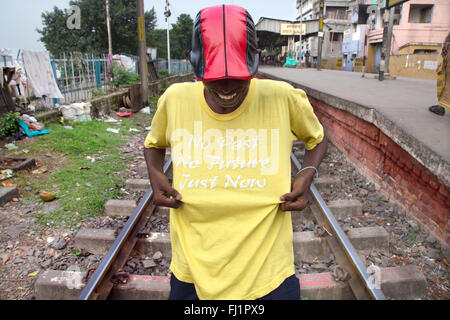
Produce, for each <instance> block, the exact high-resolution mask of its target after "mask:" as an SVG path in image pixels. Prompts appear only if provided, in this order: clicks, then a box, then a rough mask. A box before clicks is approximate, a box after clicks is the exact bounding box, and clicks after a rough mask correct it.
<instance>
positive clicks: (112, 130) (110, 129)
mask: <svg viewBox="0 0 450 320" xmlns="http://www.w3.org/2000/svg"><path fill="white" fill-rule="evenodd" d="M106 131H108V132H113V133H119V129H112V128H108V129H106Z"/></svg>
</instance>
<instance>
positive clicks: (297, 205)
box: [281, 197, 308, 211]
mask: <svg viewBox="0 0 450 320" xmlns="http://www.w3.org/2000/svg"><path fill="white" fill-rule="evenodd" d="M307 206H308V199H305V198H303V197H302V198H298V199H297V200H296V201H287V202H285V203H282V204H281V210H282V211H302V210H303V209H305V208H306V207H307Z"/></svg>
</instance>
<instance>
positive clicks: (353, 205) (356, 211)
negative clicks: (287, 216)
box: [292, 200, 362, 224]
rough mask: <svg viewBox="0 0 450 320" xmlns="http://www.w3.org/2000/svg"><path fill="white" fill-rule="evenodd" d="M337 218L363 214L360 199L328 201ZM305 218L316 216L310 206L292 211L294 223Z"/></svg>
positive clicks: (300, 221) (298, 222)
mask: <svg viewBox="0 0 450 320" xmlns="http://www.w3.org/2000/svg"><path fill="white" fill-rule="evenodd" d="M327 205H328V208H329V209H330V210H331V212H332V213H333V215H334V216H335V218H336V219H345V218H347V217H355V216H361V215H362V204H361V202H359V201H358V200H333V201H330V202H329V203H327ZM305 220H314V216H313V214H312V212H311V209H310V208H309V207H307V208H305V209H304V210H303V211H293V212H292V223H293V224H300V223H302V222H303V221H305Z"/></svg>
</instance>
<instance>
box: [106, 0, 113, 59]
mask: <svg viewBox="0 0 450 320" xmlns="http://www.w3.org/2000/svg"><path fill="white" fill-rule="evenodd" d="M110 21H111V17H110V15H109V0H106V30H107V32H108V54H109V55H111V56H112V42H111V25H110Z"/></svg>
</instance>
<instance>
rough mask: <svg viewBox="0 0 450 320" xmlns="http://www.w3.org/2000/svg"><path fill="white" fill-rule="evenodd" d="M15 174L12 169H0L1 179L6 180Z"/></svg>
mask: <svg viewBox="0 0 450 320" xmlns="http://www.w3.org/2000/svg"><path fill="white" fill-rule="evenodd" d="M12 176H14V172H13V171H12V170H11V169H4V170H1V171H0V181H2V180H6V179H9V178H11V177H12Z"/></svg>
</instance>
